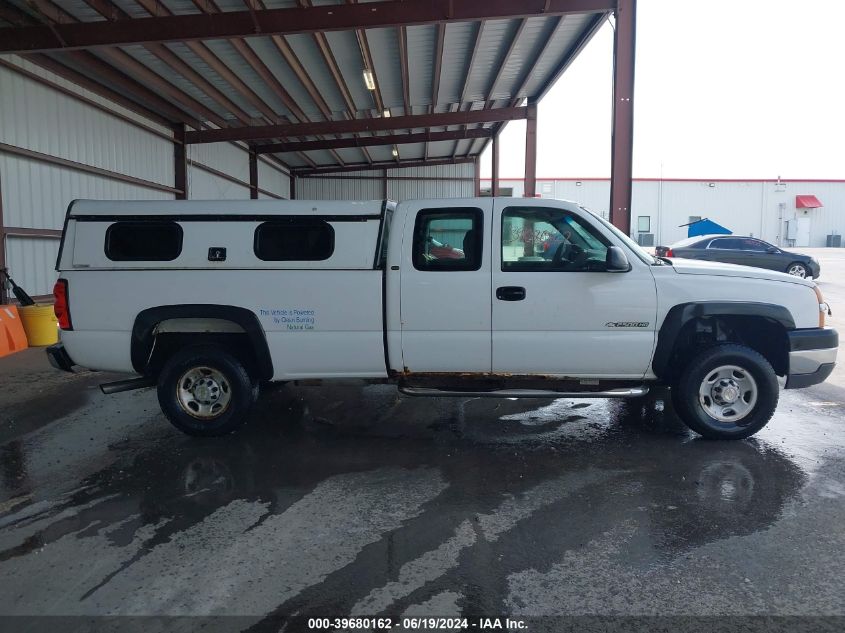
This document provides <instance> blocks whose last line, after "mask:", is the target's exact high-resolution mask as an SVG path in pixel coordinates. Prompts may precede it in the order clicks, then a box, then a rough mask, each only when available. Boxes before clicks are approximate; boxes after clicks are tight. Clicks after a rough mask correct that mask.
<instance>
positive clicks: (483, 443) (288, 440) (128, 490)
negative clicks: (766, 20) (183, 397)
mask: <svg viewBox="0 0 845 633" xmlns="http://www.w3.org/2000/svg"><path fill="white" fill-rule="evenodd" d="M822 265H823V273H822V279H821V285H822V287H823V289H824V292H825V294H826V295H827V297H828V298H829V299H830V301H831V303H832V304H833V309H834V311H835V313H836V314H835V316H834V317H833V319H832V320H831V322H832V323H833V324H834V325H838V326H839V328H840V331H842V330H845V327H843V322H845V319H843V315H845V282H843V280H845V250H842V251H826V250H825V251H824V255H823V257H822ZM109 378H111V377H110V376H107V375H104V374H95V373H83V374H78V375H73V376H69V375H62V374H60V373H58V372H55V371H53V370H52V369H50V368H49V367H48V366H47V363H46V360H45V359H44V357H43V352H42V351H40V350H29V351H27V352H24V353H21V354H18V355H15V356H13V357H9V358H5V359H0V383H2V389H0V465H1V466H2V467H0V588H2V589H0V614H2V615H3V616H10V615H41V616H44V615H64V616H66V615H88V616H100V615H214V614H227V615H239V616H243V619H230V620H226V621H225V622H224V623H221V622H220V621H216V622H214V623H213V624H214V626H218V627H223V628H224V629H226V630H242V629H249V630H274V631H278V630H301V629H302V628H304V626H299V625H302V624H303V620H297V621H296V622H298V623H299V624H298V625H297V624H290V622H288V621H287V619H288V618H290V617H298V618H307V617H335V616H346V615H377V614H390V615H393V616H401V615H403V614H416V615H442V616H446V615H453V614H459V613H463V614H468V615H486V616H504V615H511V616H512V617H527V616H532V617H534V618H536V616H554V615H569V616H571V615H595V614H601V615H610V616H630V615H663V616H673V615H677V616H688V615H698V616H714V615H715V616H723V615H741V616H748V615H793V616H807V615H817V616H819V615H823V616H834V615H838V616H845V600H843V596H845V580H843V577H845V529H843V527H842V526H843V524H845V428H843V424H845V380H843V373H842V372H841V371H840V372H837V374H835V376H834V377H833V378H832V379H831V381H830V382H829V383H827V384H824V385H820V386H817V387H813V388H810V389H807V390H803V391H790V392H782V394H781V404H780V406H779V408H778V412H777V413H776V415H775V417H774V419H773V420H772V421H771V423H770V424H769V425H768V426H767V427H766V428H765V429H764V430H763V431H761V432H760V433H759V434H758V435H757V436H756V437H754V438H752V439H750V440H746V441H739V442H708V441H704V440H700V439H697V438H695V437H694V436H693V435H692V434H690V433H689V432H687V430H686V429H685V427H683V426H682V425H681V424H680V423H679V422H678V421H677V420H676V419H675V417H674V415H673V414H672V411H671V407H668V408H667V409H666V410H665V411H664V412H663V413H655V412H654V411H653V410H646V411H642V410H635V409H634V408H633V407H631V406H629V405H626V404H625V403H621V402H606V401H600V400H580V401H578V400H566V399H563V400H555V401H552V400H521V401H515V400H501V401H499V400H483V399H411V398H405V397H399V396H398V395H397V393H396V390H395V389H394V388H392V387H386V386H367V387H361V386H359V385H357V384H355V383H348V384H345V383H344V384H338V385H335V386H332V387H323V388H317V387H307V388H306V387H291V386H286V387H282V388H279V389H276V390H274V391H272V392H269V393H267V394H266V395H265V397H264V398H263V399H262V401H261V403H260V405H259V407H258V411H257V413H256V415H255V418H254V422H253V423H252V424H251V426H250V427H249V428H248V429H247V430H246V431H245V432H243V433H241V434H238V435H236V436H232V437H227V438H222V439H216V440H196V439H191V438H188V437H185V436H183V435H181V434H180V433H179V432H177V431H176V430H174V429H172V428H171V427H170V425H169V424H168V423H167V422H166V421H165V419H164V418H163V416H162V415H161V414H160V412H159V411H158V405H157V401H156V398H155V393H154V392H153V391H152V390H143V391H136V392H130V393H124V394H118V395H113V396H103V395H102V394H101V393H100V392H99V390H98V389H97V387H96V385H97V384H98V383H99V382H102V381H104V380H108V379H109ZM118 622H119V625H118V626H119V628H125V625H126V624H127V622H129V621H128V620H118ZM143 622H144V627H145V629H144V630H159V629H157V628H156V626H157V625H158V624H161V623H162V621H155V622H151V621H149V620H144V621H143ZM164 622H166V625H162V626H164V627H165V628H166V629H167V630H170V629H171V628H178V627H182V628H184V630H193V629H195V628H198V626H197V624H198V622H197V621H196V620H178V621H172V620H166V621H164ZM649 622H650V625H649V626H650V627H653V625H654V621H649ZM156 623H158V624H156ZM285 623H287V624H289V625H290V626H289V627H288V628H285ZM582 623H583V622H582ZM831 623H835V624H831ZM53 624H55V623H53ZM154 624H155V625H156V626H154ZM531 624H532V627H531V629H530V630H544V627H545V630H559V629H560V628H561V626H562V625H561V621H560V620H555V619H553V618H548V617H545V618H540V619H532V620H531ZM746 624H747V623H746ZM770 624H771V622H770V621H769V625H770ZM816 624H817V625H818V626H817V627H816V630H818V628H819V627H821V628H824V627H823V626H822V625H823V624H824V625H826V626H834V628H836V627H838V626H841V625H845V620H824V621H821V622H816ZM177 625H178V626H177ZM769 625H767V627H768V628H771V627H770V626H769ZM297 627H299V628H297ZM2 628H4V627H3V625H2V620H0V629H2ZM790 628H791V630H794V629H795V623H794V622H792V624H790ZM8 630H12V629H11V628H9V629H8ZM65 630H72V629H65ZM79 630H83V629H79ZM86 630H87V629H86ZM603 630H606V629H603ZM673 630H679V628H678V627H677V626H676V627H674V628H673ZM829 630H834V629H829ZM839 630H841V629H839Z"/></svg>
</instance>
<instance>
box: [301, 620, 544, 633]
mask: <svg viewBox="0 0 845 633" xmlns="http://www.w3.org/2000/svg"><path fill="white" fill-rule="evenodd" d="M527 628H528V625H527V624H526V622H525V621H523V620H519V619H511V618H437V617H408V618H401V619H400V618H363V617H357V618H356V617H353V618H309V619H308V629H309V630H336V629H341V630H355V629H358V630H371V631H375V630H383V631H388V630H399V631H425V630H428V631H443V630H455V631H458V630H473V629H474V630H478V631H524V630H527Z"/></svg>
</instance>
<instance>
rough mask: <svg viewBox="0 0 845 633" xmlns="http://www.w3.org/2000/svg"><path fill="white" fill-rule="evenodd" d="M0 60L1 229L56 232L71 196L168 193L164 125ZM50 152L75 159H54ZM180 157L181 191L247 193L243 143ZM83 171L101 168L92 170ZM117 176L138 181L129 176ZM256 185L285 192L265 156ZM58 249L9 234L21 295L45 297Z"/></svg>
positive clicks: (52, 242)
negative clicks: (184, 182) (184, 186)
mask: <svg viewBox="0 0 845 633" xmlns="http://www.w3.org/2000/svg"><path fill="white" fill-rule="evenodd" d="M2 61H3V62H4V63H5V64H10V65H12V66H13V68H9V67H7V66H4V65H0V196H2V199H0V204H2V210H3V225H4V226H5V227H7V228H9V227H14V228H26V229H47V230H51V231H57V230H59V229H61V228H62V223H63V220H64V215H65V210H66V209H67V206H68V204H69V203H70V202H71V201H72V200H74V199H76V198H95V199H116V200H137V199H148V200H160V199H172V198H173V196H174V192H173V181H174V158H173V143H172V141H171V140H170V139H171V138H172V133H171V131H170V130H169V129H168V128H166V127H163V126H161V125H158V124H156V123H154V122H152V121H149V120H147V119H145V118H143V117H141V116H139V115H137V114H135V113H134V112H131V111H130V110H127V109H125V108H122V107H121V106H119V105H116V104H114V103H112V102H110V101H108V100H106V99H103V98H101V97H99V96H97V95H96V94H94V93H91V92H89V91H87V90H85V89H83V88H81V87H79V86H77V85H75V84H73V83H71V82H69V81H66V80H64V79H62V78H60V77H58V76H56V75H54V74H53V73H50V72H48V71H45V70H43V69H41V68H40V67H39V66H36V65H34V64H31V63H30V62H28V61H26V60H24V59H23V58H20V57H17V56H5V57H3V58H2ZM57 87H58V88H63V89H65V90H68V91H70V92H71V93H73V94H71V95H68V94H65V93H63V92H61V91H60V90H59V89H57ZM74 95H78V97H77V96H74ZM89 101H90V102H93V103H94V104H96V105H92V104H91V103H90V102H89ZM104 110H106V111H104ZM127 119H128V120H127ZM133 122H135V123H133ZM33 152H37V153H38V154H33ZM51 157H53V158H56V159H61V160H65V161H73V162H74V163H78V165H69V164H56V161H55V160H52V159H51ZM188 158H189V160H190V163H189V168H188V197H190V198H212V199H220V198H229V199H232V198H249V155H248V151H247V149H246V147H245V146H244V145H237V144H233V143H217V144H210V145H196V146H191V147H189V150H188ZM201 165H205V166H207V167H208V168H210V169H211V170H214V171H216V172H219V174H214V173H211V172H210V171H209V169H205V168H203V167H202V166H201ZM92 168H93V169H94V170H105V172H104V173H99V172H98V173H92ZM126 177H131V178H133V179H140V181H138V182H128V181H127V180H126ZM259 187H260V188H261V189H262V190H264V191H265V192H266V193H263V194H261V197H265V198H269V197H275V196H281V197H284V198H287V197H289V177H288V175H287V173H285V172H283V171H282V169H281V167H279V166H276V165H271V164H268V162H267V159H263V160H260V161H259ZM271 194H272V195H271ZM57 249H58V239H57V238H55V237H20V236H14V235H10V236H7V237H6V260H7V262H6V263H7V266H8V268H9V270H10V272H11V274H12V275H13V276H14V277H15V279H16V281H17V282H18V283H20V284H21V285H22V286H23V287H24V288H26V290H27V291H28V292H29V293H30V294H33V295H47V294H49V293H50V292H51V291H52V286H53V281H54V279H55V272H54V271H53V267H54V266H55V258H56V251H57Z"/></svg>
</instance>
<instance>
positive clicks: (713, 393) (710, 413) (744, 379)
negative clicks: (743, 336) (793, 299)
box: [672, 344, 780, 439]
mask: <svg viewBox="0 0 845 633" xmlns="http://www.w3.org/2000/svg"><path fill="white" fill-rule="evenodd" d="M779 395H780V394H779V387H778V382H777V376H776V375H775V371H774V369H772V366H771V365H770V364H769V362H768V361H767V360H766V359H765V358H764V357H763V356H762V355H761V354H759V353H758V352H756V351H754V350H753V349H751V348H750V347H745V346H744V345H736V344H724V345H716V346H714V347H710V348H707V349H705V350H702V351H700V352H699V353H698V354H696V355H695V356H694V357H693V358H692V359H691V361H690V362H689V364H688V365H687V366H686V367H685V368H684V369H683V371H681V373H680V376H679V377H678V380H677V381H676V383H675V385H673V389H672V401H673V403H674V405H675V410H676V411H677V412H678V415H679V416H680V417H681V419H682V420H683V421H684V423H685V424H686V425H687V426H689V427H690V428H691V429H692V430H693V431H695V432H696V433H700V434H701V435H703V436H704V437H707V438H711V439H741V438H745V437H749V436H751V435H754V433H756V432H757V431H759V430H760V429H762V428H763V427H764V426H765V425H766V423H767V422H768V421H769V420H770V419H771V417H772V415H773V414H774V412H775V408H776V407H777V403H778V396H779Z"/></svg>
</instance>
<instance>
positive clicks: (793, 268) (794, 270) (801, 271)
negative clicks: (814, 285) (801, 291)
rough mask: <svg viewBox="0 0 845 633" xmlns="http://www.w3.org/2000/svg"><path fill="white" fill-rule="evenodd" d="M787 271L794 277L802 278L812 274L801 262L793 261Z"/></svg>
mask: <svg viewBox="0 0 845 633" xmlns="http://www.w3.org/2000/svg"><path fill="white" fill-rule="evenodd" d="M786 272H787V274H789V275H792V276H794V277H801V278H802V279H803V278H805V277H808V276H809V275H810V271H809V270H808V269H807V267H806V266H805V265H804V264H802V263H801V262H792V263H791V264H790V265H789V266H787V267H786Z"/></svg>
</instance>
